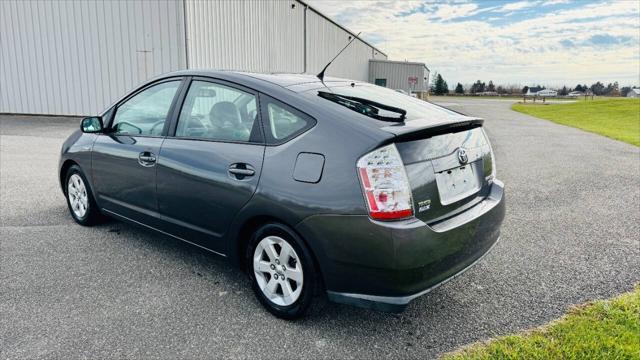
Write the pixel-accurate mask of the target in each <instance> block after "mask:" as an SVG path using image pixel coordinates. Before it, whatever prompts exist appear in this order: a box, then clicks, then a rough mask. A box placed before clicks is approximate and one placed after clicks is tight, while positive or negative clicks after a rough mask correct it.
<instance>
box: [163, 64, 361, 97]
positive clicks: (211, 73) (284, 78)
mask: <svg viewBox="0 0 640 360" xmlns="http://www.w3.org/2000/svg"><path fill="white" fill-rule="evenodd" d="M171 76H206V77H214V78H220V79H227V80H232V81H233V80H244V81H247V82H255V80H258V81H262V82H268V83H270V84H273V85H277V86H280V87H283V88H287V89H288V90H292V91H295V92H298V91H299V90H298V89H296V87H297V86H299V85H313V84H317V85H320V86H322V83H321V81H320V79H318V77H317V76H316V75H311V74H298V73H256V72H247V71H235V70H213V69H193V70H180V71H174V72H171V73H168V74H163V75H160V76H158V77H157V78H156V79H159V78H165V77H171ZM324 82H325V84H327V85H329V84H332V85H335V84H336V83H362V81H358V80H350V79H342V78H337V77H330V76H327V77H325V78H324Z"/></svg>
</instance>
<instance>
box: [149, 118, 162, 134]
mask: <svg viewBox="0 0 640 360" xmlns="http://www.w3.org/2000/svg"><path fill="white" fill-rule="evenodd" d="M158 125H164V120H158V121H156V122H155V123H154V124H153V125H151V129H149V134H151V135H154V132H153V131H154V130H155V129H156V127H158ZM160 131H162V130H160Z"/></svg>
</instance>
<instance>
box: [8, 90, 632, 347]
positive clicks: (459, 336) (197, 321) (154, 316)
mask: <svg viewBox="0 0 640 360" xmlns="http://www.w3.org/2000/svg"><path fill="white" fill-rule="evenodd" d="M435 101H436V102H441V103H444V104H446V106H448V107H451V108H452V109H455V110H458V111H461V112H464V113H468V114H473V115H478V116H482V117H484V118H485V119H486V123H485V124H486V125H485V126H486V129H487V132H488V133H489V135H490V137H491V140H492V143H493V146H494V149H495V151H496V157H497V171H498V177H499V178H500V179H501V180H503V181H504V182H505V183H506V187H507V190H506V191H507V201H508V203H507V206H508V209H507V216H506V219H505V222H504V225H503V229H502V238H501V241H500V243H498V245H497V246H496V247H495V248H494V249H493V251H492V252H491V253H489V254H488V255H487V256H486V257H485V258H484V259H483V260H482V261H481V262H479V263H478V265H476V266H475V267H474V268H473V269H471V270H470V271H468V272H466V273H465V274H464V275H462V276H460V277H458V278H456V279H454V280H453V281H451V282H449V283H447V284H445V285H444V286H442V287H440V288H438V289H437V290H435V291H433V292H432V293H430V294H427V295H426V296H423V297H421V298H419V299H417V300H416V301H414V302H413V303H412V304H411V305H410V306H409V307H408V309H407V310H406V311H405V312H404V313H402V314H387V313H380V312H375V311H370V310H363V309H358V308H354V307H349V306H345V305H337V304H333V303H329V302H327V301H325V300H322V299H320V300H319V301H318V302H317V303H316V307H315V308H314V309H313V311H312V312H311V314H310V316H308V317H307V318H306V319H303V320H300V321H295V322H289V321H284V320H279V319H276V318H274V317H273V316H271V315H270V314H269V313H267V312H266V311H265V310H263V308H262V307H261V306H260V304H259V303H258V301H257V300H256V299H255V298H254V296H253V294H252V292H251V288H250V284H249V281H248V280H247V279H246V277H245V276H244V275H242V274H240V273H238V272H237V271H235V270H234V269H232V268H230V267H229V266H228V265H227V264H226V263H225V262H224V260H222V259H219V258H217V257H216V256H215V255H212V254H209V253H207V252H204V251H202V250H199V249H198V248H195V247H192V246H189V245H188V244H184V243H181V242H179V241H177V240H174V239H171V238H168V237H166V236H162V235H159V234H156V233H152V232H150V231H147V230H144V229H141V228H137V227H133V226H130V225H127V224H124V223H120V222H115V221H113V222H109V223H107V224H104V225H101V226H98V227H93V228H86V227H81V226H79V225H76V224H75V223H74V222H73V221H72V219H71V217H70V215H69V214H68V210H67V208H66V204H65V200H64V197H63V195H62V193H61V191H60V189H59V185H58V181H57V161H58V154H59V151H60V145H61V144H62V141H63V140H64V138H65V137H66V136H67V135H68V134H70V133H71V132H72V131H73V130H74V129H76V128H77V126H78V124H79V122H78V120H77V119H71V120H70V119H66V118H46V117H28V116H8V115H0V147H1V153H0V226H1V227H0V358H65V359H70V358H114V357H127V358H145V359H147V358H189V359H196V358H213V357H225V358H226V357H232V358H277V359H280V358H340V359H342V358H361V359H364V358H367V359H369V358H401V359H406V358H421V359H425V358H434V357H438V356H439V355H441V354H443V353H445V352H448V351H452V350H454V349H456V348H458V347H459V346H461V345H465V344H469V343H472V342H475V341H480V340H485V339H488V338H491V337H494V336H497V335H503V334H509V333H512V332H515V331H519V330H523V329H528V328H531V327H535V326H538V325H542V324H544V323H546V322H548V321H550V320H552V319H554V318H557V317H559V316H561V315H562V314H563V313H564V312H566V311H567V309H569V308H570V307H571V306H572V305H574V304H579V303H583V302H585V301H588V300H591V299H598V298H606V297H611V296H614V295H616V294H619V293H622V292H625V291H628V290H631V289H632V288H633V286H634V284H635V283H638V282H640V149H639V148H637V147H634V146H632V145H628V144H625V143H622V142H619V141H615V140H611V139H608V138H605V137H602V136H599V135H596V134H591V133H588V132H584V131H582V130H578V129H574V128H570V127H565V126H561V125H557V124H554V123H551V122H548V121H545V120H540V119H536V118H533V117H530V116H526V115H523V114H519V113H516V112H513V111H511V110H510V109H509V108H510V102H508V101H507V102H505V101H493V100H480V99H458V98H446V99H437V100H435Z"/></svg>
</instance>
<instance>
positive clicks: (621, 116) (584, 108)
mask: <svg viewBox="0 0 640 360" xmlns="http://www.w3.org/2000/svg"><path fill="white" fill-rule="evenodd" d="M511 108H512V109H513V110H515V111H519V112H521V113H524V114H527V115H532V116H535V117H539V118H541V119H546V120H551V121H553V122H556V123H558V124H563V125H568V126H572V127H576V128H579V129H583V130H586V131H590V132H593V133H596V134H600V135H604V136H607V137H610V138H612V139H616V140H621V141H624V142H626V143H629V144H633V145H636V146H640V99H626V98H601V99H598V98H596V99H595V100H586V101H585V100H584V99H583V98H582V99H579V100H578V101H576V102H574V103H570V104H548V105H542V104H541V103H539V102H536V103H535V104H532V103H529V102H528V103H526V104H522V103H517V104H513V106H512V107H511Z"/></svg>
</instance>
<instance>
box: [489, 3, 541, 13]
mask: <svg viewBox="0 0 640 360" xmlns="http://www.w3.org/2000/svg"><path fill="white" fill-rule="evenodd" d="M537 4H538V3H537V2H533V1H520V2H515V3H508V4H506V5H504V6H502V7H501V8H499V9H497V10H495V11H496V12H511V11H517V10H522V9H526V8H530V7H533V6H536V5H537Z"/></svg>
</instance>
